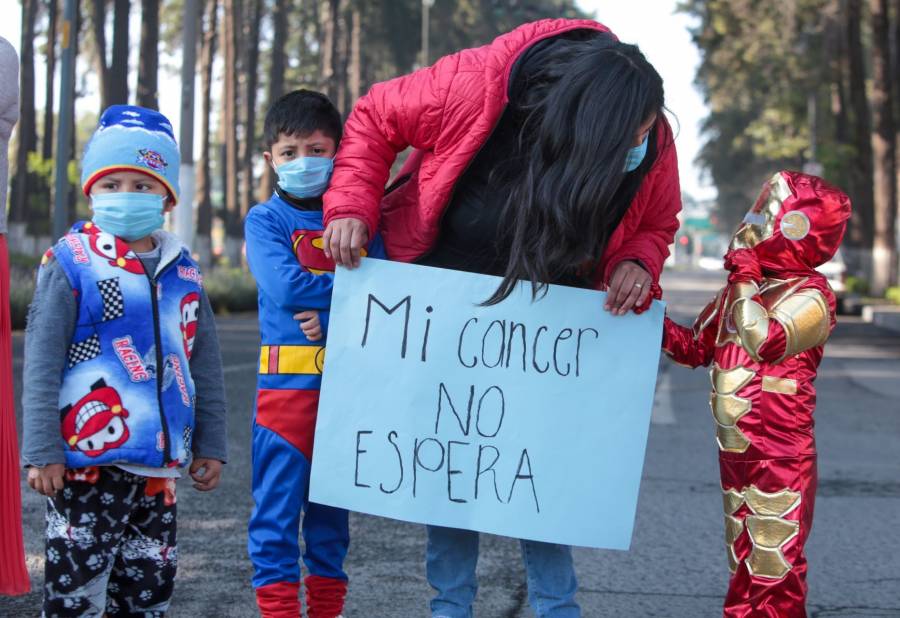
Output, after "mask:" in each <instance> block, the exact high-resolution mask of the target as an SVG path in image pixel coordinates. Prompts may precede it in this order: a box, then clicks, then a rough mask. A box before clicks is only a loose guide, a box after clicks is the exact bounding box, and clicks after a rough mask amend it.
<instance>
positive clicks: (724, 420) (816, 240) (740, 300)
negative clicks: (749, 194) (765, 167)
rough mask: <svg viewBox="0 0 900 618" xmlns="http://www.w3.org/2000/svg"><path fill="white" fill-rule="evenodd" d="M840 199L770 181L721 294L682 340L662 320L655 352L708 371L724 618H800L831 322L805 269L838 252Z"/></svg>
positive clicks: (825, 298)
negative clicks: (724, 562) (822, 369)
mask: <svg viewBox="0 0 900 618" xmlns="http://www.w3.org/2000/svg"><path fill="white" fill-rule="evenodd" d="M849 218H850V200H849V199H848V198H847V196H846V195H844V194H843V193H841V192H840V191H839V190H838V189H836V188H834V187H831V186H829V185H828V184H826V183H825V182H824V181H822V180H821V179H819V178H816V177H814V176H807V175H805V174H800V173H796V172H781V173H778V174H775V176H773V177H772V179H771V180H770V181H769V183H768V184H767V185H766V186H765V188H764V189H763V191H762V193H761V194H760V196H759V198H758V199H757V201H756V204H755V205H754V206H753V208H752V209H751V210H750V212H749V213H748V214H747V215H746V217H744V222H743V224H742V225H741V226H740V227H739V228H738V230H737V232H736V233H735V235H734V238H733V239H732V241H731V246H730V250H729V252H728V254H727V255H726V256H725V257H726V260H725V267H726V268H727V269H728V270H729V271H730V274H729V276H728V285H726V286H725V288H724V289H723V290H722V291H720V292H719V294H718V296H717V297H716V299H715V300H714V301H713V302H712V303H710V304H709V305H708V306H707V307H706V309H704V310H703V312H702V313H701V314H700V317H699V318H697V321H696V322H695V323H694V327H693V330H691V329H687V328H684V327H682V326H679V325H677V324H675V323H674V322H672V321H671V320H669V319H668V318H667V319H666V322H665V329H664V336H663V350H664V351H665V352H666V354H668V355H669V356H670V357H671V358H672V359H674V360H675V361H676V362H678V363H682V364H685V365H689V366H691V367H697V366H698V365H704V366H705V365H709V364H710V363H712V365H713V368H712V371H711V373H710V376H711V379H712V387H713V391H712V395H711V398H710V406H711V408H712V413H713V418H714V420H715V423H716V438H717V441H718V444H719V467H720V473H721V478H722V492H723V501H724V507H725V543H726V547H727V549H728V562H729V567H730V570H731V573H732V576H731V582H730V584H729V587H728V594H727V596H726V598H725V610H724V615H725V616H726V617H731V618H734V617H745V616H770V617H772V618H774V617H776V616H778V617H780V616H791V617H792V618H801V617H805V616H806V608H805V600H806V570H807V565H806V557H805V556H804V553H803V546H804V544H805V543H806V539H807V537H808V536H809V531H810V527H811V526H812V520H813V503H814V501H815V495H816V447H815V438H814V435H813V410H814V408H815V399H816V394H815V388H814V386H813V380H815V377H816V370H817V368H818V366H819V362H820V361H821V360H822V354H823V346H824V344H825V341H826V340H827V339H828V336H829V334H830V332H831V329H832V328H833V327H834V324H835V297H834V294H833V293H832V291H831V289H830V288H829V287H828V283H827V281H826V280H825V277H823V276H822V275H821V274H819V273H818V272H816V270H815V268H816V267H817V266H819V265H821V264H824V263H825V262H827V261H828V260H829V259H831V257H832V256H833V255H834V254H835V252H836V251H837V250H838V247H839V246H840V244H841V239H842V237H843V235H844V229H845V227H846V224H847V219H849Z"/></svg>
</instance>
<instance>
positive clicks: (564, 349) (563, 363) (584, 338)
mask: <svg viewBox="0 0 900 618" xmlns="http://www.w3.org/2000/svg"><path fill="white" fill-rule="evenodd" d="M388 304H389V303H387V304H386V303H383V302H382V301H381V300H379V299H378V298H377V297H376V296H375V295H374V294H369V296H368V301H367V303H366V320H365V328H364V330H363V336H362V342H361V346H362V347H366V343H367V341H368V338H369V330H370V326H372V325H373V324H374V318H375V315H373V309H375V310H379V309H380V310H381V312H383V313H384V315H385V316H388V317H392V316H394V314H395V313H396V314H397V316H398V317H402V320H403V322H402V329H401V330H400V331H399V333H400V358H403V359H405V358H406V354H407V351H408V348H409V338H410V318H411V313H412V296H406V297H405V298H403V299H402V300H400V302H398V303H396V304H395V305H393V306H392V307H389V306H388ZM401 308H402V312H400V311H399V310H400V309H401ZM433 311H434V308H433V307H432V306H431V305H428V306H426V307H425V312H426V314H427V315H426V319H425V327H424V329H423V335H422V343H421V348H420V353H419V359H420V360H421V361H422V362H423V363H424V362H426V361H427V360H428V338H429V335H430V333H431V314H432V312H433ZM376 315H377V314H376ZM554 332H555V336H554V333H551V332H550V328H549V327H548V326H545V325H540V326H537V327H531V328H529V327H528V325H526V324H524V323H521V322H515V321H513V320H491V321H490V322H488V321H487V320H483V321H480V320H479V318H477V317H471V318H469V319H468V320H466V322H465V323H464V324H463V326H462V328H461V329H460V331H459V336H458V338H457V345H456V358H457V360H458V361H459V363H460V365H462V366H463V367H466V368H469V369H472V368H476V367H484V368H487V369H493V368H497V367H500V368H506V369H509V368H521V370H522V371H523V372H528V371H535V372H537V373H539V374H543V373H547V372H551V373H552V374H556V375H559V376H561V377H567V376H572V377H576V378H577V377H580V376H581V372H582V367H581V351H582V345H583V344H584V343H586V342H588V341H596V340H597V339H598V338H599V336H600V334H599V333H598V332H597V330H596V329H594V328H590V327H587V328H568V327H565V328H561V329H559V330H556V331H554Z"/></svg>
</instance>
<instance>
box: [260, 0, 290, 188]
mask: <svg viewBox="0 0 900 618" xmlns="http://www.w3.org/2000/svg"><path fill="white" fill-rule="evenodd" d="M290 13H291V3H290V2H289V1H288V0H275V6H274V8H273V11H272V30H273V32H272V57H271V64H270V65H269V92H268V95H267V96H266V98H267V104H266V107H267V108H268V107H271V106H272V104H274V103H275V101H277V100H278V99H279V98H281V96H282V95H283V94H284V70H285V51H284V50H285V45H286V43H287V34H288V33H287V25H288V20H289V19H290ZM274 186H275V172H273V171H272V168H271V166H269V165H267V166H266V167H265V169H264V170H263V174H262V178H260V179H259V191H258V192H257V194H256V199H257V201H260V202H264V201H265V200H267V199H269V196H270V195H272V190H273V188H274Z"/></svg>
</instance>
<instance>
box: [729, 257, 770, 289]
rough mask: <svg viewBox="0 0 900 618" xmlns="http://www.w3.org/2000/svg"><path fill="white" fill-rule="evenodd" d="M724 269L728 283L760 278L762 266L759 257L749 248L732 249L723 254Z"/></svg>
mask: <svg viewBox="0 0 900 618" xmlns="http://www.w3.org/2000/svg"><path fill="white" fill-rule="evenodd" d="M725 270H727V271H728V273H729V274H728V283H738V282H741V281H752V282H754V283H758V282H759V281H760V280H762V268H761V267H760V265H759V259H758V258H757V257H756V253H754V252H753V251H752V250H750V249H734V250H732V251H729V252H728V253H726V254H725Z"/></svg>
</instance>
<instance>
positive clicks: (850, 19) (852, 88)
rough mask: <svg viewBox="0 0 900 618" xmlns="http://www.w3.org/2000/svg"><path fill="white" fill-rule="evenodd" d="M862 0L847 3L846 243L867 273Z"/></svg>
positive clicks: (868, 144) (869, 205)
mask: <svg viewBox="0 0 900 618" xmlns="http://www.w3.org/2000/svg"><path fill="white" fill-rule="evenodd" d="M862 9H863V6H862V0H847V4H846V8H845V11H846V13H845V17H844V19H845V23H846V24H847V63H848V64H847V67H848V76H847V77H848V92H849V93H850V110H851V115H850V117H851V135H852V136H853V146H854V148H855V153H854V155H855V156H854V158H853V161H851V166H852V167H851V170H852V178H853V180H852V185H851V191H852V192H853V197H854V200H853V211H854V216H853V217H852V218H851V220H850V225H849V235H848V236H849V241H850V243H851V245H852V246H853V247H855V248H857V250H861V251H862V256H863V257H862V259H861V261H860V264H859V266H860V268H861V270H862V271H863V272H866V273H868V272H870V268H871V264H870V261H869V259H867V258H866V257H865V256H867V255H870V254H869V251H870V249H871V247H872V242H873V237H874V215H873V209H874V206H873V199H874V198H873V194H872V174H873V168H872V141H871V139H872V138H871V135H872V129H871V127H872V123H871V119H870V116H869V114H870V112H869V101H868V99H867V98H866V71H865V61H864V58H865V56H866V53H865V50H864V48H863V42H862Z"/></svg>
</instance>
